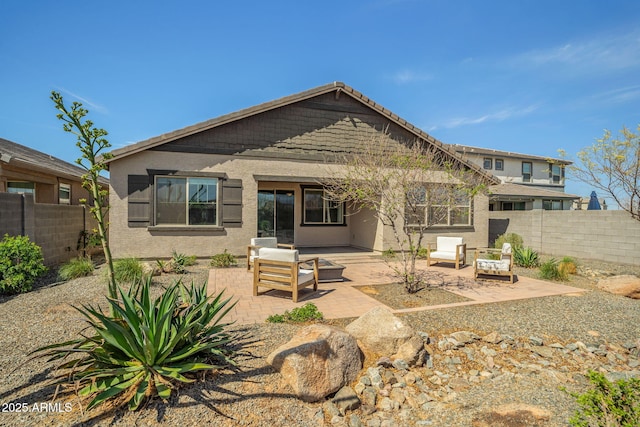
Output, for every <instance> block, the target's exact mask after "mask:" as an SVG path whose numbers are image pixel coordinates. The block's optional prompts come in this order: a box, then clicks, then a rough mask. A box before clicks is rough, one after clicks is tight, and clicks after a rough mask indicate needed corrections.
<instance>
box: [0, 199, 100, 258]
mask: <svg viewBox="0 0 640 427" xmlns="http://www.w3.org/2000/svg"><path fill="white" fill-rule="evenodd" d="M84 210H85V208H84V207H83V206H79V205H74V206H70V205H57V204H45V203H34V201H33V196H31V195H21V194H9V193H0V237H2V236H4V234H5V233H6V234H9V235H10V236H20V235H25V236H29V239H30V240H31V241H32V242H35V243H36V244H37V245H38V246H40V247H41V248H42V255H43V256H44V263H45V264H46V265H49V266H51V265H56V264H60V263H63V262H65V261H68V260H69V259H71V258H73V257H75V256H78V255H80V253H79V252H78V250H77V245H78V238H79V237H80V233H81V232H82V231H83V230H89V231H90V230H91V229H93V228H94V227H95V220H94V219H93V217H91V214H90V213H89V210H88V209H87V211H86V214H85V212H84Z"/></svg>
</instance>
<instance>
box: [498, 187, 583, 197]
mask: <svg viewBox="0 0 640 427" xmlns="http://www.w3.org/2000/svg"><path fill="white" fill-rule="evenodd" d="M496 196H499V197H532V198H536V199H539V198H544V199H579V198H580V196H576V195H573V194H567V193H563V192H560V191H554V190H549V189H546V188H540V187H535V186H530V185H526V184H513V183H502V184H498V185H492V186H490V187H489V197H490V198H495V197H496Z"/></svg>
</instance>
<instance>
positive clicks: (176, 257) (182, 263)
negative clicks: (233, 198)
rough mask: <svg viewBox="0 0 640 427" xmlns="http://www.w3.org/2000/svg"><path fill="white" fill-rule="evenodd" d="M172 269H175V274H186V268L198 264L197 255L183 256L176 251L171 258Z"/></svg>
mask: <svg viewBox="0 0 640 427" xmlns="http://www.w3.org/2000/svg"><path fill="white" fill-rule="evenodd" d="M170 262H171V267H172V268H173V271H174V272H175V273H179V274H182V273H184V272H186V268H185V267H189V266H191V265H194V264H195V263H196V256H195V255H185V254H181V253H179V252H176V251H175V250H174V251H173V252H172V256H171V261H170Z"/></svg>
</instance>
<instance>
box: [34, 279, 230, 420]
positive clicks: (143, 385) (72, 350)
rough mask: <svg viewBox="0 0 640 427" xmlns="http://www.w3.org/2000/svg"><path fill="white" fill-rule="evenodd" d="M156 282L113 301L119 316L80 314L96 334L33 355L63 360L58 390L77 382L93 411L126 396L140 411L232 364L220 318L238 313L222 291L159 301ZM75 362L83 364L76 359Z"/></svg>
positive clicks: (180, 293)
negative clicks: (178, 385) (151, 400)
mask: <svg viewBox="0 0 640 427" xmlns="http://www.w3.org/2000/svg"><path fill="white" fill-rule="evenodd" d="M150 284H151V280H150V278H149V279H147V280H146V281H145V282H144V283H143V284H142V286H140V287H139V288H137V289H136V290H129V291H128V292H125V291H123V290H122V288H121V287H119V286H118V292H119V295H120V298H119V299H118V300H114V299H111V298H109V299H108V300H109V304H110V306H111V310H112V312H113V313H114V315H113V316H112V315H107V314H105V313H103V312H102V310H100V309H96V308H94V307H92V306H82V308H77V307H76V309H77V310H78V311H79V312H80V313H82V315H83V316H84V317H85V319H86V321H87V322H88V323H89V325H90V327H92V328H93V330H94V331H95V334H94V335H92V336H88V337H83V338H79V339H75V340H71V341H67V342H63V343H59V344H53V345H50V346H47V347H43V348H40V349H37V350H35V351H34V353H35V354H36V356H37V357H38V356H39V357H49V360H50V361H52V360H63V363H62V364H61V365H60V366H59V368H60V369H59V370H58V371H59V373H58V374H56V375H55V377H54V378H53V381H54V383H57V384H64V383H75V384H76V385H77V386H78V389H79V394H80V396H86V397H91V398H92V400H91V401H90V402H89V404H88V405H87V409H91V408H93V407H95V406H97V405H99V404H101V403H103V402H105V401H106V400H109V399H112V398H116V397H120V398H121V399H122V400H121V401H120V402H119V403H120V404H124V403H126V402H127V401H128V403H129V409H131V410H136V409H138V408H139V407H140V404H141V403H142V402H143V401H144V399H145V398H147V397H149V396H152V395H153V394H157V396H159V397H160V398H162V399H163V400H166V399H168V398H169V396H170V395H171V390H172V389H173V387H174V385H175V382H184V383H188V382H193V381H194V379H192V378H189V376H188V375H189V374H190V373H193V372H196V371H202V370H212V369H219V368H221V367H224V366H229V365H234V364H235V363H234V361H233V359H232V352H231V350H230V346H228V344H229V342H230V340H231V337H230V336H229V334H227V333H226V332H225V330H224V329H225V327H227V326H228V325H229V323H223V322H222V319H223V318H224V317H225V316H226V314H227V313H228V312H229V310H231V309H232V308H233V306H234V305H235V303H233V304H229V302H230V300H231V298H228V299H225V300H223V299H222V292H221V293H220V294H218V295H216V296H210V297H209V296H207V293H206V284H204V285H202V286H200V287H197V286H195V285H193V284H191V286H190V287H185V286H183V285H182V283H181V282H180V281H177V282H176V283H174V284H173V285H172V286H170V287H169V288H168V289H166V290H165V291H164V292H163V293H162V294H161V295H160V296H159V297H158V298H156V299H155V300H154V299H153V298H152V297H151V295H150ZM134 288H135V287H134ZM74 355H79V356H80V357H79V358H78V357H76V358H71V360H68V358H69V357H72V356H74Z"/></svg>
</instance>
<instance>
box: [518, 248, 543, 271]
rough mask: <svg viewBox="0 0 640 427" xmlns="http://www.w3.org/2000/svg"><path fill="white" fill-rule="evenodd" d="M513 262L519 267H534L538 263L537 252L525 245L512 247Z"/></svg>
mask: <svg viewBox="0 0 640 427" xmlns="http://www.w3.org/2000/svg"><path fill="white" fill-rule="evenodd" d="M513 263H514V264H515V265H517V266H520V267H525V268H535V267H537V266H538V265H540V257H539V256H538V252H536V251H534V250H533V249H531V248H529V247H526V248H523V247H521V246H520V247H515V248H513Z"/></svg>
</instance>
